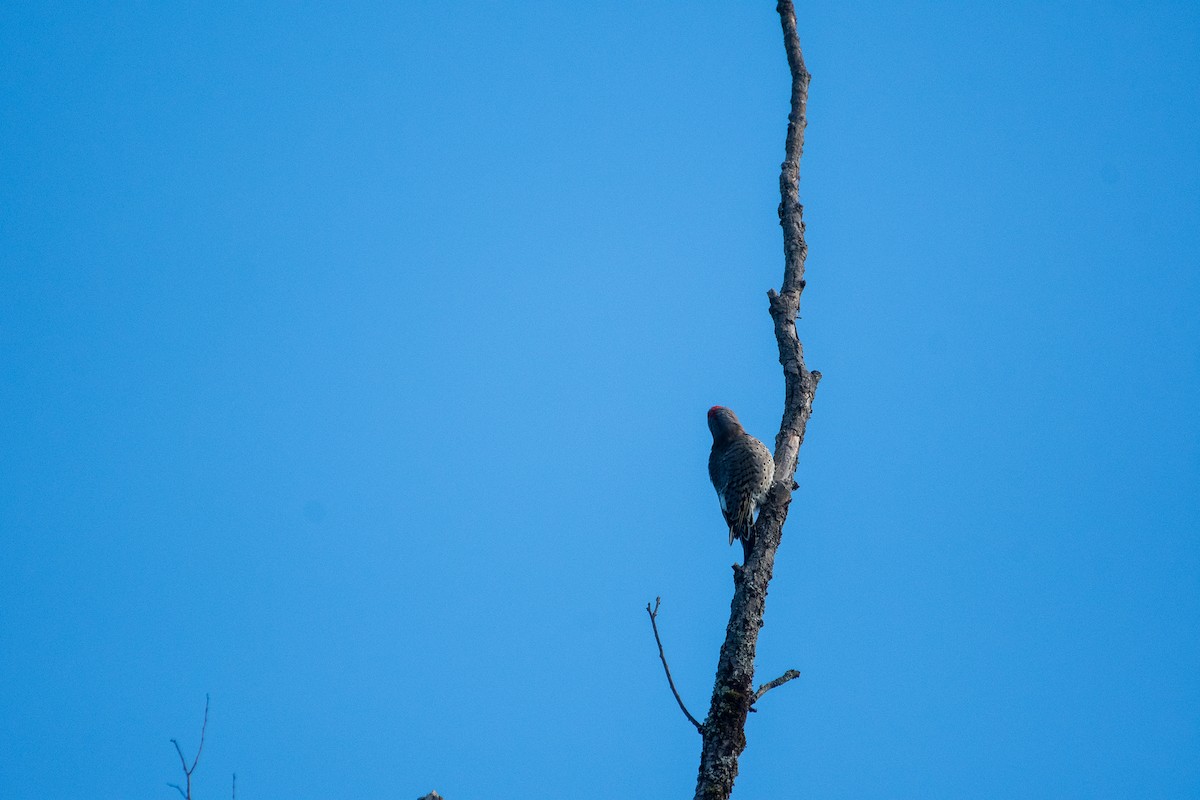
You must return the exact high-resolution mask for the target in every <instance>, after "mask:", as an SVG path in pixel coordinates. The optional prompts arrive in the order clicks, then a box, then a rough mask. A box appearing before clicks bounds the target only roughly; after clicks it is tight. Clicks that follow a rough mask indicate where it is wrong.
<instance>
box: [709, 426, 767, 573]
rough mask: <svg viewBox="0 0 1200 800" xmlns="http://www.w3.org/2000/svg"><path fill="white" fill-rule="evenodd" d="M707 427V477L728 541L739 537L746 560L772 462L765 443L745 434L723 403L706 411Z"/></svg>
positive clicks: (765, 493) (765, 492)
mask: <svg viewBox="0 0 1200 800" xmlns="http://www.w3.org/2000/svg"><path fill="white" fill-rule="evenodd" d="M708 429H709V430H710V431H712V437H713V446H712V453H711V454H709V456H708V477H709V478H711V479H712V484H713V488H714V489H716V490H717V499H719V500H720V501H721V513H722V514H724V515H725V522H726V523H727V524H728V525H729V543H730V544H731V545H732V544H733V540H734V539H741V540H742V551H743V554H744V556H745V559H744V560H749V558H750V551H751V550H753V549H754V518H755V516H756V515H757V514H758V509H759V507H760V506H761V505H762V502H763V500H764V499H766V497H767V492H768V491H769V490H770V489H771V481H772V480H774V478H775V461H774V459H772V458H771V451H770V450H768V449H767V447H766V445H764V444H763V443H762V442H760V441H759V440H758V439H755V438H754V437H753V436H751V435H750V434H748V433H746V429H745V428H743V427H742V423H740V422H738V418H737V415H736V414H734V413H733V412H732V411H730V410H729V409H728V408H725V407H724V406H713V407H712V408H710V409H709V410H708Z"/></svg>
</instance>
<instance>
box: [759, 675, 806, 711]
mask: <svg viewBox="0 0 1200 800" xmlns="http://www.w3.org/2000/svg"><path fill="white" fill-rule="evenodd" d="M799 677H800V673H799V671H797V670H794V669H789V670H788V671H787V672H785V673H783V674H782V675H780V676H779V677H778V678H776V679H775V680H773V681H769V682H767V683H764V684H763V685H762V686H760V687H758V691H757V692H755V693H754V701H753V702H755V703H757V702H758V701H759V700H761V699H762V696H763V695H764V694H766V693H767V692H769V691H771V690H772V689H774V688H775V687H777V686H783V685H784V684H785V683H787V682H788V681H790V680H795V679H796V678H799Z"/></svg>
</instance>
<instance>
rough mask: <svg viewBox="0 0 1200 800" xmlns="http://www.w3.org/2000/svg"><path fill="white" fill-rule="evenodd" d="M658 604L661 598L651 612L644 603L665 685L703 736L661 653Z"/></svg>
mask: <svg viewBox="0 0 1200 800" xmlns="http://www.w3.org/2000/svg"><path fill="white" fill-rule="evenodd" d="M660 603H662V598H661V597H656V598H654V610H653V611H651V610H650V604H649V603H646V613H647V614H649V615H650V627H651V628H653V629H654V641H655V642H656V643H657V644H658V657H659V659H660V660H661V661H662V665H663V670H664V671H665V672H666V673H667V684H668V685H670V687H671V694H673V695H675V702H676V703H679V710H680V711H682V712H683V715H684V716H685V717H687V718H688V721H689V722H691V723H692V724H693V725H695V726H696V730H698V731H700V733H702V734H703V733H704V726H703V725H701V724H700V723H699V722H697V721H696V718H695V717H693V716H692V712H690V711H688V710H687V706H685V705H684V704H683V698H682V697H680V696H679V691H678V690H677V689H676V688H675V681H674V679H673V678H671V668H670V667H668V666H667V656H666V653H664V652H663V645H662V639H661V638H659V635H658V622H657V621H656V618H657V617H658V606H659V604H660Z"/></svg>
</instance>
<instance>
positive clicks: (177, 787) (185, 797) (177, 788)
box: [167, 783, 187, 800]
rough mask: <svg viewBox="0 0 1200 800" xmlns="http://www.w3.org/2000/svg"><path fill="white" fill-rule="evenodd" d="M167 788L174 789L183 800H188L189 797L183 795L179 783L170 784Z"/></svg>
mask: <svg viewBox="0 0 1200 800" xmlns="http://www.w3.org/2000/svg"><path fill="white" fill-rule="evenodd" d="M167 786H170V787H171V788H172V789H174V790H175V791H177V792H179V796H180V797H182V798H183V800H187V795H186V794H184V793H183V789H181V788H179V784H178V783H168V784H167Z"/></svg>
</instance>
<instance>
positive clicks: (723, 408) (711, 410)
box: [708, 406, 725, 417]
mask: <svg viewBox="0 0 1200 800" xmlns="http://www.w3.org/2000/svg"><path fill="white" fill-rule="evenodd" d="M724 410H725V406H713V407H712V408H710V409H709V410H708V415H709V416H710V417H711V416H712V415H713V414H715V413H717V412H718V411H724Z"/></svg>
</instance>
